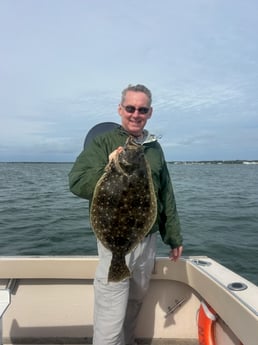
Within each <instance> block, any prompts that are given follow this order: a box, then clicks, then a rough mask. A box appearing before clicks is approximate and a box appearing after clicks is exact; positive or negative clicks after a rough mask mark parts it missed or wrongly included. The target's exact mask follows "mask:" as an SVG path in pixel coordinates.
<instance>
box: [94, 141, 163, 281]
mask: <svg viewBox="0 0 258 345" xmlns="http://www.w3.org/2000/svg"><path fill="white" fill-rule="evenodd" d="M156 218H157V199H156V194H155V190H154V185H153V180H152V174H151V168H150V165H149V163H148V161H147V159H146V158H145V155H144V149H143V146H142V145H140V144H138V143H136V142H135V141H134V139H133V137H132V136H129V137H128V138H127V140H126V143H125V145H124V147H123V150H122V151H121V152H119V153H117V155H116V156H115V157H114V158H113V159H112V160H111V161H110V162H109V163H108V164H107V166H106V167H105V170H104V173H103V175H102V176H101V177H100V179H99V180H98V182H97V184H96V186H95V189H94V193H93V198H92V200H91V206H90V222H91V226H92V228H93V231H94V233H95V235H96V237H97V239H98V240H99V241H100V242H101V243H102V244H103V245H104V247H106V248H107V249H108V250H110V251H111V253H112V259H111V263H110V267H109V272H108V281H109V282H119V281H121V280H124V279H126V278H128V277H130V276H131V272H130V270H129V268H128V267H127V265H126V259H125V256H126V255H127V254H128V253H130V252H131V251H132V250H133V249H134V248H135V247H136V246H137V245H138V244H139V243H140V242H141V241H142V240H143V239H144V237H145V236H146V235H147V234H148V233H149V231H150V230H151V228H152V226H153V224H154V223H155V221H156Z"/></svg>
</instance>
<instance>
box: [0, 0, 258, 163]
mask: <svg viewBox="0 0 258 345" xmlns="http://www.w3.org/2000/svg"><path fill="white" fill-rule="evenodd" d="M257 33H258V1H257V0H246V1H243V0H216V1H215V0H173V1H171V0H159V1H157V0H148V1H139V0H130V1H122V0H109V1H107V0H76V1H74V0H37V1H34V0H0V42H1V48H0V121H1V126H0V161H74V160H75V158H76V156H77V155H78V154H79V153H80V151H81V149H82V145H83V141H84V138H85V135H86V133H87V131H88V130H89V129H90V128H91V127H92V126H94V125H95V124H96V123H99V122H104V121H114V122H118V123H119V122H120V117H119V116H118V114H117V106H118V104H119V102H120V95H121V91H122V89H123V88H125V87H126V86H127V85H128V84H137V83H141V84H145V85H146V86H147V87H149V88H150V89H151V91H152V93H153V107H154V112H153V117H152V118H151V119H150V121H149V122H148V124H147V129H149V130H150V131H151V132H152V133H154V134H157V135H159V136H161V139H160V143H161V145H162V146H163V149H164V152H165V155H166V158H167V160H182V161H184V160H217V159H225V160H227V159H246V160H247V159H250V160H252V159H258V44H257Z"/></svg>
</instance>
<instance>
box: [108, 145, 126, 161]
mask: <svg viewBox="0 0 258 345" xmlns="http://www.w3.org/2000/svg"><path fill="white" fill-rule="evenodd" d="M122 151H123V147H122V146H119V147H118V148H117V149H115V150H114V151H113V152H111V153H110V155H109V156H108V159H109V162H111V161H112V160H114V159H115V158H116V156H117V155H119V153H121V152H122Z"/></svg>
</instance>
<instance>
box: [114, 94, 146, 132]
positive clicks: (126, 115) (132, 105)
mask: <svg viewBox="0 0 258 345" xmlns="http://www.w3.org/2000/svg"><path fill="white" fill-rule="evenodd" d="M118 113H119V115H120V116H121V123H122V126H123V127H124V129H125V130H126V131H127V132H129V133H130V134H132V135H133V136H136V137H137V136H140V135H141V134H142V131H143V129H144V126H145V124H146V122H147V121H148V119H149V118H150V117H151V114H152V108H151V107H150V105H149V98H148V96H147V95H145V93H143V92H139V91H138V92H135V91H127V93H126V96H125V99H124V102H123V104H122V103H121V104H119V107H118Z"/></svg>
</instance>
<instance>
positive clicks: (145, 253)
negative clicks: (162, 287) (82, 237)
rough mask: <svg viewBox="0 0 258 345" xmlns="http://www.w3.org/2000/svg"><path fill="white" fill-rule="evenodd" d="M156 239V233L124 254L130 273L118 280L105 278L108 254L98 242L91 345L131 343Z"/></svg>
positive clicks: (147, 284) (151, 266)
mask: <svg viewBox="0 0 258 345" xmlns="http://www.w3.org/2000/svg"><path fill="white" fill-rule="evenodd" d="M156 239H157V236H156V234H152V235H149V236H147V237H145V238H144V240H143V241H142V242H141V243H140V244H139V245H138V246H137V247H136V248H135V249H134V250H133V251H132V252H131V253H129V254H128V255H126V264H127V265H128V267H129V269H130V271H131V273H132V275H131V277H130V279H125V280H122V281H121V282H108V281H107V276H108V270H109V266H110V262H111V258H112V253H111V252H110V251H109V250H108V249H106V248H105V247H104V246H103V245H102V244H101V243H100V242H99V241H98V253H99V265H98V267H97V271H96V276H95V280H94V292H95V306H94V335H93V345H124V344H126V345H128V344H129V345H131V344H134V330H135V327H136V322H137V316H138V314H139V311H140V308H141V305H142V302H143V298H144V296H145V294H146V292H147V289H148V286H149V281H150V278H151V274H152V271H153V266H154V260H155V255H156Z"/></svg>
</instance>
